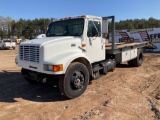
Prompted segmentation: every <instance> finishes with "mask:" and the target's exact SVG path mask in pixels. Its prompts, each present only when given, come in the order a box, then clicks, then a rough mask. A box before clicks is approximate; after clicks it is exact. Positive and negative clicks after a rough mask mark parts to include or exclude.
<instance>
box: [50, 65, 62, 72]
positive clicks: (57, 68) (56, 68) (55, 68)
mask: <svg viewBox="0 0 160 120" xmlns="http://www.w3.org/2000/svg"><path fill="white" fill-rule="evenodd" d="M48 70H49V71H53V72H60V71H63V64H59V65H48Z"/></svg>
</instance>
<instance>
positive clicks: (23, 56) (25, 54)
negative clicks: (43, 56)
mask: <svg viewBox="0 0 160 120" xmlns="http://www.w3.org/2000/svg"><path fill="white" fill-rule="evenodd" d="M19 55H20V60H25V61H31V62H37V63H39V57H40V55H39V46H20V47H19Z"/></svg>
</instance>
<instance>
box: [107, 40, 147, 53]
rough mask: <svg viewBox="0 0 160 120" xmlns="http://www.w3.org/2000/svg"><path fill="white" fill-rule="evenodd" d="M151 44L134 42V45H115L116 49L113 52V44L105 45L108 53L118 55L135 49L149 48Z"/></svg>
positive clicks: (123, 43)
mask: <svg viewBox="0 0 160 120" xmlns="http://www.w3.org/2000/svg"><path fill="white" fill-rule="evenodd" d="M148 44H149V42H133V43H125V42H121V43H115V45H116V48H115V49H114V50H112V43H107V44H106V45H105V49H106V53H108V54H116V53H120V52H122V51H125V50H129V49H133V48H141V47H144V46H147V45H148Z"/></svg>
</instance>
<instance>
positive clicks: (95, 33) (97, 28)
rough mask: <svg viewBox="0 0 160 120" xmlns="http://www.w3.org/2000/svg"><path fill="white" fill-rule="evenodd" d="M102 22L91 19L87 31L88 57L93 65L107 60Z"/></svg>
mask: <svg viewBox="0 0 160 120" xmlns="http://www.w3.org/2000/svg"><path fill="white" fill-rule="evenodd" d="M101 28H102V25H101V22H100V20H94V19H89V20H88V30H87V57H88V59H89V60H90V61H91V63H94V62H98V61H101V60H104V59H105V43H104V40H103V39H102V34H101Z"/></svg>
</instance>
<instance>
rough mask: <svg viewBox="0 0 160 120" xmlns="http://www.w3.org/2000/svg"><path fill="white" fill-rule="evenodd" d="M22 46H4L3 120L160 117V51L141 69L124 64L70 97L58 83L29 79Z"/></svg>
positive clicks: (0, 64)
mask: <svg viewBox="0 0 160 120" xmlns="http://www.w3.org/2000/svg"><path fill="white" fill-rule="evenodd" d="M17 53H18V49H17V48H16V50H0V120H160V54H153V53H152V54H149V53H148V54H145V55H144V56H145V57H144V62H143V64H142V66H141V67H138V68H137V67H129V66H128V65H127V64H122V65H119V66H118V67H117V68H116V70H115V71H114V72H110V73H108V74H107V75H106V76H102V77H101V78H99V79H97V80H94V81H92V82H91V83H90V84H89V85H88V88H87V90H86V91H85V93H84V94H83V95H82V96H80V97H78V98H76V99H71V100H67V99H65V98H64V97H63V96H61V95H60V92H59V90H58V88H57V87H53V86H52V85H31V84H29V83H27V82H26V81H25V80H24V79H23V77H22V75H21V73H20V69H21V68H19V67H17V66H16V65H15V62H14V61H15V56H16V55H17Z"/></svg>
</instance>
